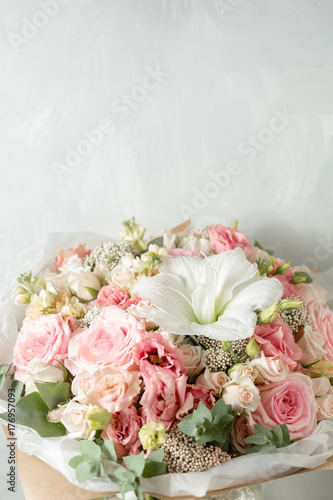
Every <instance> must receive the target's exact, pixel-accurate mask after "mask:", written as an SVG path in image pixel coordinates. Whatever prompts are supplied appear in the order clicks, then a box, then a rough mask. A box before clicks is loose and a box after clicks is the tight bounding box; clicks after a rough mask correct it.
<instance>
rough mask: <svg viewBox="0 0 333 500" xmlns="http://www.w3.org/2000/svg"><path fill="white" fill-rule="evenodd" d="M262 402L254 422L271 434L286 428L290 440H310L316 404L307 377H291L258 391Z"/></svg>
mask: <svg viewBox="0 0 333 500" xmlns="http://www.w3.org/2000/svg"><path fill="white" fill-rule="evenodd" d="M260 395H261V400H260V402H259V405H258V408H257V409H256V411H255V412H253V413H252V417H253V420H254V421H255V423H257V424H259V425H263V426H265V427H267V428H268V429H270V430H272V429H274V428H275V427H276V426H278V425H282V424H286V425H287V427H288V430H289V433H290V437H291V439H302V438H304V437H307V436H310V434H312V432H313V431H314V430H315V428H316V425H317V403H316V400H315V396H314V393H313V390H312V382H311V379H310V377H308V376H307V375H303V374H302V373H291V374H290V375H288V377H286V378H285V379H284V380H283V381H282V382H275V383H273V384H270V385H268V386H265V385H263V386H261V387H260Z"/></svg>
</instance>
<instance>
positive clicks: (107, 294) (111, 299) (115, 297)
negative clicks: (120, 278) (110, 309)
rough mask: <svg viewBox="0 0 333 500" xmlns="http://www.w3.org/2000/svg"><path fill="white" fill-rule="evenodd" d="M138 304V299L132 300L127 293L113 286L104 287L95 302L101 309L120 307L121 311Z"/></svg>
mask: <svg viewBox="0 0 333 500" xmlns="http://www.w3.org/2000/svg"><path fill="white" fill-rule="evenodd" d="M137 302H138V301H137V300H136V299H130V298H129V295H128V293H127V292H123V291H122V290H120V288H118V287H116V286H113V285H106V286H103V287H102V288H101V289H100V291H99V293H98V296H97V299H96V300H95V304H97V305H98V306H99V307H107V306H118V307H120V309H127V308H128V307H129V306H131V305H132V304H136V303H137Z"/></svg>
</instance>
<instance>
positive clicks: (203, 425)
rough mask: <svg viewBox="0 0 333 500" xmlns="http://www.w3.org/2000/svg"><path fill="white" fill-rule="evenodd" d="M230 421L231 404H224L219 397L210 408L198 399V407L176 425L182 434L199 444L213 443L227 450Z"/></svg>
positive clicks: (231, 418)
mask: <svg viewBox="0 0 333 500" xmlns="http://www.w3.org/2000/svg"><path fill="white" fill-rule="evenodd" d="M232 422H233V415H232V408H231V405H226V404H225V403H224V401H223V400H222V399H219V400H218V401H217V402H216V403H215V405H214V406H213V408H212V409H211V410H208V408H207V407H206V406H205V405H204V404H203V403H202V402H201V401H200V403H199V405H198V408H197V409H196V410H194V411H193V413H191V414H189V415H187V417H186V418H185V420H183V421H182V422H179V424H178V427H179V429H180V430H181V431H182V432H183V433H184V434H186V435H187V436H191V437H192V438H193V439H195V441H196V442H197V444H198V445H200V446H201V445H204V444H206V443H214V444H216V445H217V446H220V447H221V448H222V449H223V450H224V451H228V448H229V435H230V432H231V428H232Z"/></svg>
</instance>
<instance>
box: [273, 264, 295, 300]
mask: <svg viewBox="0 0 333 500" xmlns="http://www.w3.org/2000/svg"><path fill="white" fill-rule="evenodd" d="M293 276H294V272H293V271H292V269H288V270H287V272H285V273H284V274H274V278H276V279H277V280H279V281H280V283H281V285H282V286H283V296H282V298H283V299H286V298H288V297H292V296H294V297H299V296H300V293H299V285H294V284H293V283H291V281H290V280H291V279H292V277H293Z"/></svg>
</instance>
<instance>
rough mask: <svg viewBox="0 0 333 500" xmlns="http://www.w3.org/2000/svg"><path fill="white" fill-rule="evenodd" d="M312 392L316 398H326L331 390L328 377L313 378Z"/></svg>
mask: <svg viewBox="0 0 333 500" xmlns="http://www.w3.org/2000/svg"><path fill="white" fill-rule="evenodd" d="M311 382H312V390H313V394H314V395H315V396H316V397H319V396H324V395H325V394H328V393H329V392H330V390H331V384H330V381H329V380H328V378H327V377H318V378H312V379H311Z"/></svg>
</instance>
